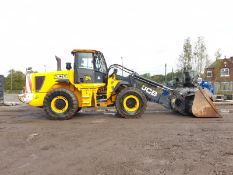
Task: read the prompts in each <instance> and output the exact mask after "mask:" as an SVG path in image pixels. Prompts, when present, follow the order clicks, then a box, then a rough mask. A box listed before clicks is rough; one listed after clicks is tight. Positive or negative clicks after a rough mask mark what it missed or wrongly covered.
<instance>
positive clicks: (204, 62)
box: [192, 37, 210, 74]
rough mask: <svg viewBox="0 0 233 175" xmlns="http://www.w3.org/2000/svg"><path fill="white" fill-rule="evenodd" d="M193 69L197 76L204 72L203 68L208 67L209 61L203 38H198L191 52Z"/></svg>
mask: <svg viewBox="0 0 233 175" xmlns="http://www.w3.org/2000/svg"><path fill="white" fill-rule="evenodd" d="M192 62H193V63H192V64H193V69H194V70H195V71H197V72H198V73H199V74H202V73H203V72H204V68H205V67H207V66H209V64H210V60H209V56H208V54H207V49H206V46H205V43H204V38H203V37H198V38H197V42H196V44H195V47H194V52H193V61H192Z"/></svg>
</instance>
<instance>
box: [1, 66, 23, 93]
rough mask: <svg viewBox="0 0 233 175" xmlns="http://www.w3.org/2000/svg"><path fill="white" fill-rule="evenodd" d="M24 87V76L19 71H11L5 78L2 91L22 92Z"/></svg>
mask: <svg viewBox="0 0 233 175" xmlns="http://www.w3.org/2000/svg"><path fill="white" fill-rule="evenodd" d="M24 86H25V75H24V73H23V72H21V71H15V70H14V69H11V70H10V71H9V73H8V75H7V77H6V78H5V81H4V89H5V90H23V88H24Z"/></svg>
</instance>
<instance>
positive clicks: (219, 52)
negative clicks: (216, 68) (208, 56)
mask: <svg viewBox="0 0 233 175" xmlns="http://www.w3.org/2000/svg"><path fill="white" fill-rule="evenodd" d="M214 56H215V59H216V60H218V59H220V58H221V56H222V53H221V49H218V50H217V51H216V52H215V53H214Z"/></svg>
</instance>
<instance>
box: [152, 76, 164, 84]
mask: <svg viewBox="0 0 233 175" xmlns="http://www.w3.org/2000/svg"><path fill="white" fill-rule="evenodd" d="M151 79H152V80H154V81H156V82H158V83H164V75H162V74H160V75H153V76H151Z"/></svg>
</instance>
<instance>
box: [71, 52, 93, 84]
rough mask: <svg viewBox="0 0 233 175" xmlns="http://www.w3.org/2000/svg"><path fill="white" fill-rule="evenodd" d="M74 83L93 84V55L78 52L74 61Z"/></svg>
mask: <svg viewBox="0 0 233 175" xmlns="http://www.w3.org/2000/svg"><path fill="white" fill-rule="evenodd" d="M74 82H75V83H94V82H95V76H94V53H92V52H78V53H76V54H75V60H74Z"/></svg>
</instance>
